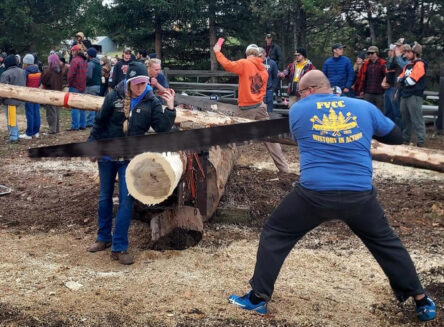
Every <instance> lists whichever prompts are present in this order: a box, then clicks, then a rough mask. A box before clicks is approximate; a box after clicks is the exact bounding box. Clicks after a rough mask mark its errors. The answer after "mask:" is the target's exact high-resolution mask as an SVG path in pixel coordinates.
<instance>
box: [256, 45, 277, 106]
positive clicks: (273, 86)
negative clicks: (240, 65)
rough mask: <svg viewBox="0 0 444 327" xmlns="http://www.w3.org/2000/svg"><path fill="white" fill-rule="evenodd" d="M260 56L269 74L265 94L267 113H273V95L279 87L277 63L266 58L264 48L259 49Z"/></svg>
mask: <svg viewBox="0 0 444 327" xmlns="http://www.w3.org/2000/svg"><path fill="white" fill-rule="evenodd" d="M259 54H260V55H261V57H262V60H263V63H264V66H265V69H266V70H267V73H268V80H267V91H266V92H265V98H264V102H265V104H266V105H267V112H268V113H270V112H273V93H274V91H275V90H277V88H278V85H279V77H278V73H279V70H278V66H277V64H276V62H275V61H274V60H273V59H271V58H270V57H267V56H266V54H265V49H264V48H259Z"/></svg>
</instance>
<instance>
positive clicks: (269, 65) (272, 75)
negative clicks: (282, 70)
mask: <svg viewBox="0 0 444 327" xmlns="http://www.w3.org/2000/svg"><path fill="white" fill-rule="evenodd" d="M264 66H265V69H266V70H267V72H268V81H267V90H273V91H274V90H276V89H277V88H278V84H279V78H278V75H277V74H278V66H277V64H276V62H275V61H274V60H273V59H270V57H267V58H265V61H264Z"/></svg>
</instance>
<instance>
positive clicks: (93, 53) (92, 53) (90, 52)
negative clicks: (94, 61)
mask: <svg viewBox="0 0 444 327" xmlns="http://www.w3.org/2000/svg"><path fill="white" fill-rule="evenodd" d="M86 53H87V54H88V56H90V57H91V58H95V57H96V56H97V50H96V49H94V48H89V49H88V50H86Z"/></svg>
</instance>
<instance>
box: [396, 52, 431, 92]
mask: <svg viewBox="0 0 444 327" xmlns="http://www.w3.org/2000/svg"><path fill="white" fill-rule="evenodd" d="M427 66H428V65H427V63H426V62H425V61H424V60H423V59H420V58H419V59H416V60H414V61H411V62H410V63H408V64H407V65H405V66H404V69H403V70H402V73H401V75H399V77H398V82H399V83H400V89H401V97H403V98H407V97H410V96H412V95H416V96H423V95H424V89H425V82H426V71H427Z"/></svg>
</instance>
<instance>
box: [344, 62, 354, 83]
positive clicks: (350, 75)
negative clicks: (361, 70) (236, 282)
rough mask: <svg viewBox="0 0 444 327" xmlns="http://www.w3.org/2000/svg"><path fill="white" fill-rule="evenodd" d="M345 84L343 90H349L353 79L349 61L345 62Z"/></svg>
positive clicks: (351, 65)
mask: <svg viewBox="0 0 444 327" xmlns="http://www.w3.org/2000/svg"><path fill="white" fill-rule="evenodd" d="M346 69H347V82H346V83H345V88H346V89H348V90H350V88H351V86H352V84H353V80H354V79H355V71H354V70H353V64H352V62H351V61H350V59H348V60H347V67H346Z"/></svg>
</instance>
